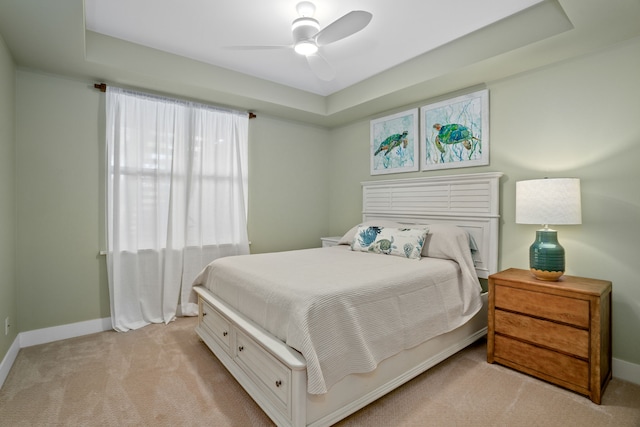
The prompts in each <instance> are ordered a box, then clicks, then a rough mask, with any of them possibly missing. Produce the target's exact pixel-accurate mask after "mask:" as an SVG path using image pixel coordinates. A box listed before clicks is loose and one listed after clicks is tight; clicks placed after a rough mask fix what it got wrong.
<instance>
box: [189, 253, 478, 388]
mask: <svg viewBox="0 0 640 427" xmlns="http://www.w3.org/2000/svg"><path fill="white" fill-rule="evenodd" d="M461 266H462V268H461ZM461 266H460V265H459V264H458V263H456V262H454V261H450V260H442V259H436V258H422V259H420V260H413V259H405V258H400V257H396V256H386V255H378V254H370V253H364V252H355V251H351V250H350V248H349V247H348V246H336V247H332V248H318V249H307V250H299V251H290V252H279V253H267V254H257V255H242V256H233V257H226V258H220V259H218V260H215V261H214V262H212V263H211V264H210V265H209V266H207V267H206V268H205V269H204V270H203V271H202V272H201V274H200V275H199V276H198V278H197V279H196V280H195V282H194V285H204V286H205V287H206V288H208V289H209V290H211V291H212V293H214V294H215V295H217V296H218V297H219V298H221V299H222V300H224V301H225V302H226V303H228V304H229V305H230V306H232V307H234V308H235V309H236V310H238V311H239V312H241V313H243V314H244V315H245V316H247V317H248V318H250V319H251V320H253V321H254V322H255V323H256V324H258V325H260V326H261V327H262V328H264V329H266V330H267V331H269V332H270V333H271V334H273V335H275V336H276V337H278V338H279V339H281V340H282V341H284V342H285V343H286V344H287V345H289V346H290V347H292V348H294V349H296V350H298V351H299V352H300V353H302V355H303V356H304V358H305V359H306V361H307V391H308V392H309V393H311V394H322V393H326V392H327V390H328V389H329V388H330V387H331V386H332V385H333V384H334V383H335V382H337V381H338V380H340V379H341V378H343V377H344V376H346V375H348V374H351V373H364V372H370V371H372V370H374V369H375V368H376V366H377V364H378V363H379V362H381V361H382V360H384V359H386V358H387V357H390V356H392V355H394V354H396V353H398V352H400V351H402V350H404V349H408V348H412V347H414V346H416V345H418V344H420V343H422V342H424V341H426V340H429V339H430V338H433V337H435V336H437V335H440V334H442V333H445V332H448V331H451V330H453V329H455V328H457V327H458V326H460V325H462V324H464V323H465V322H467V321H468V320H469V319H470V318H471V317H472V316H473V315H474V314H475V313H476V312H477V311H478V310H479V309H480V307H481V305H482V301H481V299H480V292H481V288H480V284H479V282H478V279H477V277H476V276H475V270H474V271H469V270H470V268H471V269H473V263H472V262H471V261H470V255H469V259H468V260H467V255H466V254H464V256H463V257H462V258H461Z"/></svg>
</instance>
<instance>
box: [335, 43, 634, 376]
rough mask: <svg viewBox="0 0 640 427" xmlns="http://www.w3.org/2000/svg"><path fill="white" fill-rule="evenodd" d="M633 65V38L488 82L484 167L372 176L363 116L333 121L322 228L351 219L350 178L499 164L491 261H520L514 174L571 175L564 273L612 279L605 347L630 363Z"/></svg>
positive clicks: (531, 230) (354, 211)
mask: <svg viewBox="0 0 640 427" xmlns="http://www.w3.org/2000/svg"><path fill="white" fill-rule="evenodd" d="M638 70H640V39H637V38H636V39H635V40H632V41H629V42H625V43H623V44H621V45H619V46H617V47H615V48H610V49H607V50H606V51H603V52H600V53H597V54H593V55H589V56H586V57H582V58H578V59H574V60H570V61H565V62H562V63H559V64H557V65H554V66H550V67H547V68H544V69H540V70H537V71H532V72H528V73H525V74H522V75H518V76H514V77H512V78H509V79H505V80H501V81H495V82H489V83H488V84H487V88H488V89H489V93H490V130H491V155H490V161H491V163H490V165H489V166H487V167H476V168H469V169H451V170H447V171H444V172H417V173H407V174H395V175H387V176H382V177H381V176H376V177H375V178H372V177H371V176H370V175H369V159H368V154H367V153H368V143H369V121H368V120H364V121H360V122H357V123H353V124H350V125H348V126H344V127H342V128H339V129H334V130H333V131H332V134H331V140H330V146H331V150H330V152H331V158H330V164H331V167H332V174H331V177H330V180H331V187H330V195H331V199H330V203H329V206H330V214H329V223H330V228H329V229H330V233H331V234H341V233H343V232H344V231H346V230H347V229H348V228H350V227H351V226H353V225H354V224H355V223H357V221H359V220H360V215H361V214H360V211H361V208H362V202H361V194H360V185H359V182H360V181H366V180H371V179H384V178H409V177H413V176H424V175H434V174H442V173H447V174H449V173H471V172H485V171H501V172H503V173H504V174H505V176H504V177H503V178H502V180H501V184H502V185H501V190H502V200H501V212H502V221H501V224H502V226H501V237H500V242H501V245H500V246H501V249H500V268H508V267H520V268H528V248H529V245H530V244H531V243H532V242H533V239H534V237H535V229H536V228H538V227H536V226H528V225H517V224H515V223H514V221H515V213H514V209H515V204H514V196H515V182H516V181H519V180H524V179H532V178H543V177H545V176H549V177H577V178H580V179H581V187H582V203H583V206H582V208H583V224H582V225H578V226H558V227H555V228H557V229H558V233H559V240H560V242H561V244H562V245H563V246H564V247H565V250H566V253H567V273H568V274H572V275H577V276H585V277H593V278H599V279H606V280H611V281H612V282H613V354H614V357H616V358H619V359H622V360H626V361H628V362H632V363H635V364H640V339H638V333H637V329H638V326H639V325H640V285H639V283H638V277H640V263H638V260H637V258H638V253H639V252H638V242H640V190H639V189H638V184H639V183H640V168H639V167H638V161H639V159H640V126H638V117H640V101H639V100H640V79H639V78H638V75H639V74H638ZM428 102H429V101H428V100H426V101H425V103H428ZM412 106H413V105H408V106H406V107H412ZM406 107H403V108H402V109H400V110H403V109H406ZM381 115H384V114H381Z"/></svg>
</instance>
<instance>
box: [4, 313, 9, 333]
mask: <svg viewBox="0 0 640 427" xmlns="http://www.w3.org/2000/svg"><path fill="white" fill-rule="evenodd" d="M9 326H11V323H10V322H9V318H8V317H7V318H6V319H4V334H5V335H9Z"/></svg>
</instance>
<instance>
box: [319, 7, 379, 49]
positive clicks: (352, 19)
mask: <svg viewBox="0 0 640 427" xmlns="http://www.w3.org/2000/svg"><path fill="white" fill-rule="evenodd" d="M371 18H373V15H372V14H371V13H369V12H365V11H364V10H354V11H351V12H349V13H347V14H346V15H344V16H343V17H342V18H338V19H337V20H335V21H333V22H332V23H331V24H329V25H327V26H326V27H325V28H323V29H322V30H320V31H319V32H318V34H316V35H315V39H316V42H317V43H318V45H319V46H322V45H326V44H329V43H333V42H335V41H338V40H340V39H343V38H345V37H349V36H350V35H352V34H355V33H357V32H358V31H360V30H362V29H363V28H364V27H366V26H367V25H369V22H371Z"/></svg>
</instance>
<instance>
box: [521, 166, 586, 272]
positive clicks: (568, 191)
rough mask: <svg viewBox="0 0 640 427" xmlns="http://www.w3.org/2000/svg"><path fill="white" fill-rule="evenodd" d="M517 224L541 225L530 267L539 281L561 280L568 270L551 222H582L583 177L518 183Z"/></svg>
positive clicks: (553, 223) (558, 223)
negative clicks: (581, 187)
mask: <svg viewBox="0 0 640 427" xmlns="http://www.w3.org/2000/svg"><path fill="white" fill-rule="evenodd" d="M516 223H517V224H541V225H542V226H543V228H541V229H539V230H537V231H536V240H535V242H533V244H532V245H531V247H530V248H529V268H530V270H531V273H532V274H533V275H534V276H535V277H536V278H538V279H540V280H550V281H556V280H558V279H559V278H560V277H561V276H562V275H563V274H564V271H565V261H564V248H563V247H562V246H560V243H558V233H557V231H556V230H552V229H551V228H549V224H552V225H564V224H582V213H581V204H580V180H579V179H576V178H545V179H533V180H529V181H518V182H516Z"/></svg>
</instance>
